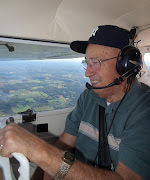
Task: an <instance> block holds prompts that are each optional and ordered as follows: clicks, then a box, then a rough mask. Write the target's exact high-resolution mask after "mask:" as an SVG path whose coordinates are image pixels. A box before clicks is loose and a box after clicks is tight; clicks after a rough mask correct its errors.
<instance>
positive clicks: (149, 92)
mask: <svg viewBox="0 0 150 180" xmlns="http://www.w3.org/2000/svg"><path fill="white" fill-rule="evenodd" d="M119 103H120V101H117V102H115V103H111V104H110V105H109V106H107V103H106V100H105V99H102V98H100V97H99V96H98V95H97V94H96V93H95V92H94V91H93V90H88V89H86V90H85V91H84V92H83V93H82V94H81V95H80V97H79V99H78V102H77V105H76V107H75V109H74V110H73V111H72V112H71V113H70V114H69V115H68V117H67V119H66V126H65V132H66V133H69V134H71V135H74V136H76V137H77V140H76V156H77V158H78V159H79V160H81V161H83V162H85V163H90V164H93V163H94V159H95V157H96V154H97V151H98V142H99V138H98V137H99V130H98V128H99V105H101V106H103V107H105V108H106V110H105V111H106V122H107V128H109V126H110V124H111V121H112V119H113V116H114V113H115V111H116V109H117V107H118V105H119ZM108 144H109V148H110V155H111V160H112V163H113V166H114V168H116V166H117V163H118V160H120V161H121V162H122V163H124V164H125V165H126V166H127V167H129V168H130V169H132V170H133V171H134V172H136V173H137V174H139V175H140V176H142V177H143V178H144V179H147V180H149V179H150V87H149V86H147V85H145V84H142V83H140V82H139V81H138V80H137V79H135V81H134V83H133V86H132V88H131V89H130V90H129V92H128V93H127V95H126V96H125V98H124V100H123V102H122V103H121V105H120V106H119V109H118V110H117V113H116V116H115V119H114V122H113V125H112V127H111V130H110V132H109V134H108ZM96 162H97V161H96Z"/></svg>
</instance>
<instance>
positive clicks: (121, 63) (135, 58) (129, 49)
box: [116, 45, 143, 77]
mask: <svg viewBox="0 0 150 180" xmlns="http://www.w3.org/2000/svg"><path fill="white" fill-rule="evenodd" d="M142 65H143V63H142V55H141V53H140V51H139V49H138V48H136V47H135V46H130V45H129V46H125V47H124V48H123V49H122V50H121V51H120V53H119V55H118V57H117V63H116V69H117V72H118V73H119V74H120V75H124V74H125V75H124V76H125V77H127V76H129V77H134V76H136V75H137V74H138V73H139V71H140V70H141V68H142Z"/></svg>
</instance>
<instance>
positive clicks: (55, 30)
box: [0, 0, 150, 180]
mask: <svg viewBox="0 0 150 180" xmlns="http://www.w3.org/2000/svg"><path fill="white" fill-rule="evenodd" d="M0 24H1V26H0V106H1V108H0V129H1V128H3V127H4V126H5V125H7V123H9V122H15V123H18V124H19V125H20V126H22V127H24V128H26V129H27V130H28V131H30V132H31V133H33V134H35V135H37V136H38V137H40V138H42V139H44V140H45V141H47V142H49V143H53V142H55V140H56V139H57V138H58V137H59V136H60V135H61V134H62V133H63V130H64V127H65V121H66V117H67V115H68V114H69V113H70V112H71V111H72V109H73V108H74V107H75V105H76V102H77V100H78V97H79V95H80V93H81V92H82V91H83V90H84V89H85V88H86V87H85V83H86V82H88V81H89V80H88V78H86V77H85V71H84V69H83V67H82V64H81V62H82V60H83V59H84V57H85V55H84V54H80V53H75V52H74V51H72V50H71V49H70V43H71V42H72V41H74V40H85V41H86V40H88V38H89V36H90V34H91V32H92V30H93V29H94V28H95V27H97V26H99V25H117V26H119V27H122V28H125V29H127V30H129V31H130V30H131V29H133V30H134V31H135V34H136V38H135V40H134V43H135V46H136V47H138V49H139V50H140V51H141V53H142V59H143V68H142V70H141V74H140V76H138V79H139V80H140V81H141V82H143V83H145V84H147V85H150V1H149V0H126V1H124V0H111V1H109V0H94V1H91V0H76V1H74V0H42V1H41V0H30V1H19V0H13V1H12V0H5V1H3V0H0ZM6 122H7V123H6ZM5 123H6V124H5ZM10 161H11V164H12V168H13V172H14V175H12V179H14V180H15V179H18V176H19V175H18V171H17V169H18V167H19V164H18V162H16V160H15V159H11V160H10ZM8 162H9V161H7V163H8ZM7 163H6V164H7ZM1 166H3V165H1ZM5 167H7V165H5ZM3 168H4V167H3ZM30 168H31V175H32V174H33V173H34V170H35V168H36V166H35V165H34V164H30Z"/></svg>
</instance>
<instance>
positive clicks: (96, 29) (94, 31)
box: [90, 27, 98, 37]
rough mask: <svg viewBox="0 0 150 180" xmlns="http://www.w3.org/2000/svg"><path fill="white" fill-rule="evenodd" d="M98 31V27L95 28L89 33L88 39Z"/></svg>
mask: <svg viewBox="0 0 150 180" xmlns="http://www.w3.org/2000/svg"><path fill="white" fill-rule="evenodd" d="M97 31H98V27H96V28H95V29H94V30H93V32H92V33H91V35H90V37H92V36H95V34H96V32H97Z"/></svg>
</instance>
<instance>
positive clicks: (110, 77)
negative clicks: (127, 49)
mask: <svg viewBox="0 0 150 180" xmlns="http://www.w3.org/2000/svg"><path fill="white" fill-rule="evenodd" d="M119 52H120V49H117V48H111V47H107V46H101V45H95V44H89V45H88V47H87V49H86V59H90V60H91V61H92V60H95V59H97V60H101V61H103V60H104V59H109V58H112V57H117V56H118V54H119ZM116 61H117V58H114V59H112V60H109V61H105V62H103V63H100V68H99V69H93V68H92V67H91V66H90V65H88V66H87V69H86V72H85V75H86V76H87V77H89V79H90V81H91V84H92V86H93V87H103V86H107V85H108V84H110V83H112V82H113V81H114V80H115V79H116V78H118V77H119V74H118V72H117V70H116ZM115 87H116V86H113V87H111V88H106V89H97V90H94V91H95V92H96V93H97V94H98V95H99V96H101V97H103V98H106V97H105V96H108V95H111V92H112V91H114V89H115Z"/></svg>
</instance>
